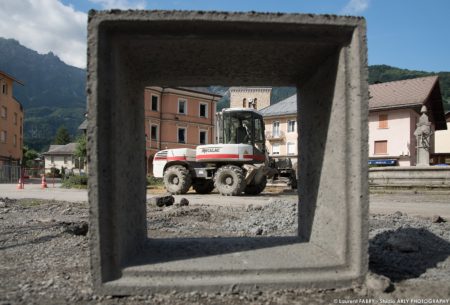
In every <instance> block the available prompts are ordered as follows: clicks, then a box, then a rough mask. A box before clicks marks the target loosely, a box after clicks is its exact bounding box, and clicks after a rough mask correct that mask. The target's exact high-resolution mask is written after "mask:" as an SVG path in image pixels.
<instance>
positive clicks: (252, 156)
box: [244, 155, 266, 161]
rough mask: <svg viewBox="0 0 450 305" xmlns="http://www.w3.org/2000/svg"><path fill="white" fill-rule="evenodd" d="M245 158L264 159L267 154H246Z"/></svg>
mask: <svg viewBox="0 0 450 305" xmlns="http://www.w3.org/2000/svg"><path fill="white" fill-rule="evenodd" d="M244 159H253V160H258V161H264V160H265V159H266V157H265V156H262V155H244Z"/></svg>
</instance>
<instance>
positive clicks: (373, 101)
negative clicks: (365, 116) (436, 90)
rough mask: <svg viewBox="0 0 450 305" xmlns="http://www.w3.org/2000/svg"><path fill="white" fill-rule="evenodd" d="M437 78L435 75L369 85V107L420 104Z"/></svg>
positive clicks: (378, 107)
mask: <svg viewBox="0 0 450 305" xmlns="http://www.w3.org/2000/svg"><path fill="white" fill-rule="evenodd" d="M437 80H438V77H437V76H428V77H420V78H413V79H407V80H400V81H393V82H387V83H380V84H374V85H370V86H369V92H370V98H369V109H371V110H372V109H382V108H397V107H410V106H413V105H422V104H423V103H424V102H425V101H426V100H427V98H428V96H429V95H430V93H431V91H432V89H433V87H434V86H435V84H436V82H437Z"/></svg>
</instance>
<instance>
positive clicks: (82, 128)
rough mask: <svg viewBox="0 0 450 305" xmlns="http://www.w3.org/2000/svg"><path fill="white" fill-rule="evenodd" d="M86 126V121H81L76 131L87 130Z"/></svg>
mask: <svg viewBox="0 0 450 305" xmlns="http://www.w3.org/2000/svg"><path fill="white" fill-rule="evenodd" d="M87 125H88V121H87V119H86V120H84V121H83V123H81V124H80V126H78V129H80V130H86V129H87Z"/></svg>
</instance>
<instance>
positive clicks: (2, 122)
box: [0, 71, 24, 165]
mask: <svg viewBox="0 0 450 305" xmlns="http://www.w3.org/2000/svg"><path fill="white" fill-rule="evenodd" d="M14 83H18V84H20V85H23V84H22V83H21V82H20V81H19V80H17V79H15V78H14V77H12V76H10V75H8V74H6V73H4V72H2V71H0V165H19V164H20V160H21V159H22V156H23V152H22V148H23V120H24V111H23V107H22V105H21V104H20V102H19V101H17V100H16V99H15V98H14V94H13V84H14Z"/></svg>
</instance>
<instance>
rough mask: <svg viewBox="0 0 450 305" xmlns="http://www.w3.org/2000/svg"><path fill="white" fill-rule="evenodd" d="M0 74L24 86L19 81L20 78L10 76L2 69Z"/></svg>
mask: <svg viewBox="0 0 450 305" xmlns="http://www.w3.org/2000/svg"><path fill="white" fill-rule="evenodd" d="M0 74H1V75H3V76H6V77H7V78H9V79H12V80H13V81H15V82H16V83H18V84H20V85H22V86H24V84H23V82H21V81H20V80H18V79H16V78H14V77H12V76H11V75H9V74H8V73H6V72H3V71H0Z"/></svg>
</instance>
